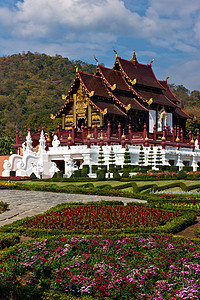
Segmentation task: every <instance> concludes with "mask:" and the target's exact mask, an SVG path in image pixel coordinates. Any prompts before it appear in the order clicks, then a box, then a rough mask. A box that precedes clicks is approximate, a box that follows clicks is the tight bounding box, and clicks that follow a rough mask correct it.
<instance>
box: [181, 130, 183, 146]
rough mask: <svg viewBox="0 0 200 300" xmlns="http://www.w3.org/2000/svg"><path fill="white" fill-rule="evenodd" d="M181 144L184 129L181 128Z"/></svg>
mask: <svg viewBox="0 0 200 300" xmlns="http://www.w3.org/2000/svg"><path fill="white" fill-rule="evenodd" d="M181 143H183V128H181Z"/></svg>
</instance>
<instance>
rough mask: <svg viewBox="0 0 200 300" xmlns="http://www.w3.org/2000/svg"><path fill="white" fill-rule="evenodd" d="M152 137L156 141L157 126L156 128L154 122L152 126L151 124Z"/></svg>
mask: <svg viewBox="0 0 200 300" xmlns="http://www.w3.org/2000/svg"><path fill="white" fill-rule="evenodd" d="M153 139H154V141H156V139H157V128H156V124H154V126H153Z"/></svg>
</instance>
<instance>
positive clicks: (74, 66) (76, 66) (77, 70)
mask: <svg viewBox="0 0 200 300" xmlns="http://www.w3.org/2000/svg"><path fill="white" fill-rule="evenodd" d="M74 67H75V68H76V73H78V66H77V65H74Z"/></svg>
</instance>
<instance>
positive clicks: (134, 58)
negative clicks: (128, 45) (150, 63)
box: [131, 47, 137, 62]
mask: <svg viewBox="0 0 200 300" xmlns="http://www.w3.org/2000/svg"><path fill="white" fill-rule="evenodd" d="M131 60H132V61H135V62H136V61H137V57H136V54H135V47H133V57H132V58H131Z"/></svg>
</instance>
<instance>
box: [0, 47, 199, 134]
mask: <svg viewBox="0 0 200 300" xmlns="http://www.w3.org/2000/svg"><path fill="white" fill-rule="evenodd" d="M75 64H76V65H77V66H78V67H79V69H80V70H83V71H86V72H88V73H94V71H95V69H96V66H94V65H92V64H87V63H84V62H82V61H70V60H69V59H68V58H63V57H62V56H61V55H56V56H53V57H51V56H49V55H46V54H39V53H31V52H27V53H23V54H16V55H11V56H7V57H1V58H0V131H1V136H14V135H15V130H16V129H18V130H19V131H20V134H23V132H24V128H25V126H26V127H27V126H30V127H31V129H32V130H33V129H35V130H37V129H38V127H39V126H42V125H45V126H46V127H47V130H48V129H50V128H55V124H53V122H55V121H52V120H51V119H50V114H51V113H53V114H55V113H56V112H57V111H58V110H59V109H60V107H61V106H62V105H63V100H62V97H61V96H62V94H66V92H67V91H68V88H69V87H70V85H71V83H72V81H73V79H74V75H75V67H74V65H75ZM171 88H172V89H173V91H174V94H175V95H176V96H177V97H178V98H179V99H181V100H182V102H183V103H184V106H185V110H186V111H187V112H189V113H190V114H191V115H192V116H193V115H195V114H197V120H198V121H200V116H198V113H197V112H198V111H199V112H200V109H199V108H200V104H199V103H200V92H199V91H193V92H191V93H190V92H189V91H188V90H187V89H186V88H185V87H183V86H180V85H179V86H175V85H171ZM199 114H200V113H199ZM56 122H57V121H56ZM195 126H196V125H195Z"/></svg>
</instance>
